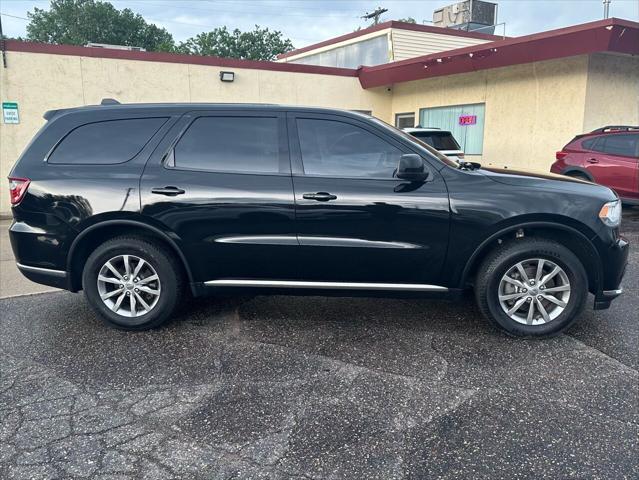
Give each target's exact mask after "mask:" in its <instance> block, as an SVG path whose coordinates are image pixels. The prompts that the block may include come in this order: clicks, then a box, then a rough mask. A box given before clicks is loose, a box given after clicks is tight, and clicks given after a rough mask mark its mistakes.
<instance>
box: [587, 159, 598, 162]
mask: <svg viewBox="0 0 639 480" xmlns="http://www.w3.org/2000/svg"><path fill="white" fill-rule="evenodd" d="M588 163H599V160H597V159H596V158H589V159H588Z"/></svg>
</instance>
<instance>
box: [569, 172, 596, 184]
mask: <svg viewBox="0 0 639 480" xmlns="http://www.w3.org/2000/svg"><path fill="white" fill-rule="evenodd" d="M566 176H567V177H571V178H578V179H579V180H584V181H586V182H592V180H591V179H590V178H588V175H586V174H585V173H579V172H570V173H567V174H566Z"/></svg>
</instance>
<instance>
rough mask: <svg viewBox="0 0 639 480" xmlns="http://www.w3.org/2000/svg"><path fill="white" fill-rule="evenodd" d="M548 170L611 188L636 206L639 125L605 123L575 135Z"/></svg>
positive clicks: (637, 201) (637, 200) (637, 197)
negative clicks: (590, 130) (588, 131)
mask: <svg viewBox="0 0 639 480" xmlns="http://www.w3.org/2000/svg"><path fill="white" fill-rule="evenodd" d="M550 171H551V172H553V173H560V174H562V175H568V176H569V177H576V178H581V179H584V180H589V181H591V182H596V183H599V184H601V185H605V186H606V187H610V188H612V189H613V190H614V191H615V192H617V195H619V197H620V198H621V200H622V201H623V202H624V203H627V204H631V205H639V127H627V126H608V127H603V128H599V129H597V130H594V131H592V132H590V133H585V134H583V135H577V136H576V137H575V138H573V139H572V140H571V141H570V143H568V145H566V146H565V147H564V148H563V149H562V150H561V151H559V152H557V161H556V162H555V163H553V164H552V167H550Z"/></svg>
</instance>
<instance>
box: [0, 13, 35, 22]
mask: <svg viewBox="0 0 639 480" xmlns="http://www.w3.org/2000/svg"><path fill="white" fill-rule="evenodd" d="M0 15H2V16H3V17H11V18H17V19H18V20H26V21H27V22H29V21H30V20H29V19H28V18H25V17H18V16H17V15H10V14H8V13H2V12H0Z"/></svg>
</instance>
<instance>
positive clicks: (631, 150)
mask: <svg viewBox="0 0 639 480" xmlns="http://www.w3.org/2000/svg"><path fill="white" fill-rule="evenodd" d="M638 141H639V135H635V134H628V135H619V134H615V135H606V136H605V137H601V139H600V140H599V141H598V142H597V144H596V145H595V146H594V150H596V151H598V152H603V153H608V154H610V155H623V156H625V157H636V156H637V142H638Z"/></svg>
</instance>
